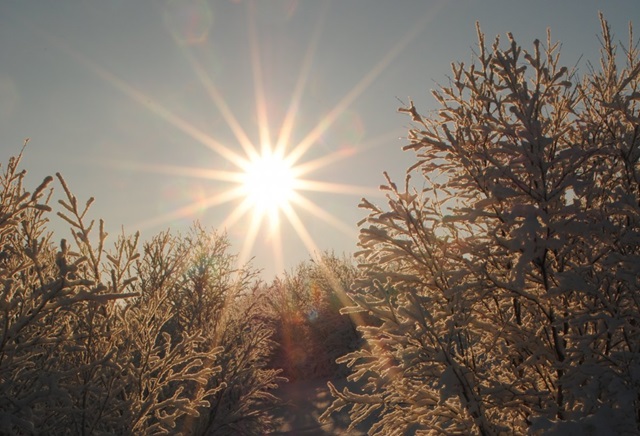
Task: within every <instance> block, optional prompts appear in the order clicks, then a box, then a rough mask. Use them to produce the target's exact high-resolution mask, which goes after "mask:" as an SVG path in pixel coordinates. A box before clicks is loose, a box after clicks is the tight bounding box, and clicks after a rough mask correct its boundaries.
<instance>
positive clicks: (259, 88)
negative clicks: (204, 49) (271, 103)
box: [247, 3, 271, 154]
mask: <svg viewBox="0 0 640 436" xmlns="http://www.w3.org/2000/svg"><path fill="white" fill-rule="evenodd" d="M255 14H256V11H255V5H254V4H253V3H249V6H248V14H247V15H248V17H249V26H248V27H249V42H250V44H251V50H250V51H251V69H252V71H253V86H254V89H255V94H256V115H257V117H258V134H259V135H260V149H261V152H262V154H265V153H269V152H271V136H270V133H269V118H268V116H267V100H266V98H265V96H264V84H263V83H262V77H263V73H262V62H261V60H260V50H259V48H258V36H257V35H256V21H255Z"/></svg>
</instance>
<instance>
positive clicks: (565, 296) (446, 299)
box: [324, 17, 640, 435]
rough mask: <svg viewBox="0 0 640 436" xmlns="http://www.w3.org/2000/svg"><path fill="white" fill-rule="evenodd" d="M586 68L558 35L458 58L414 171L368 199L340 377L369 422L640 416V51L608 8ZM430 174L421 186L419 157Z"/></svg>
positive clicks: (463, 428) (636, 420)
mask: <svg viewBox="0 0 640 436" xmlns="http://www.w3.org/2000/svg"><path fill="white" fill-rule="evenodd" d="M601 22H602V40H601V42H602V51H601V53H602V57H601V64H600V69H599V70H596V69H595V68H593V67H590V71H589V73H588V74H586V75H585V76H584V77H583V78H582V79H581V80H578V78H577V76H576V74H575V72H573V71H571V70H569V69H567V68H566V67H562V66H561V65H560V62H559V48H558V44H557V43H552V42H551V39H550V37H548V38H547V44H546V46H545V45H543V44H541V43H540V42H539V41H537V40H536V41H534V44H533V50H532V51H531V52H528V51H526V50H524V49H522V48H521V47H520V46H519V45H518V44H517V43H516V42H515V40H514V39H513V37H512V36H511V34H509V35H508V45H507V47H506V48H504V49H502V48H500V43H499V40H498V39H496V41H495V43H494V44H493V45H492V46H491V47H487V45H486V43H485V39H484V35H483V34H482V33H481V32H480V31H479V30H478V37H479V53H478V54H477V56H476V59H475V62H474V63H473V64H472V65H468V66H466V65H464V64H454V65H453V76H452V78H451V81H450V85H449V86H446V87H442V88H440V90H438V91H436V92H434V96H435V98H436V100H437V101H438V103H439V104H440V106H441V109H440V110H439V111H438V113H437V115H436V116H434V117H431V118H427V117H423V116H422V115H420V114H419V113H418V111H417V109H416V108H415V107H414V105H413V103H411V104H410V105H409V106H408V107H406V108H403V109H401V111H402V112H406V113H407V114H409V115H410V116H411V118H412V120H413V122H414V123H415V127H414V128H412V129H411V130H410V135H409V139H410V141H411V143H410V145H408V146H406V147H405V149H407V150H414V151H415V152H416V153H417V158H418V160H417V162H416V164H415V165H414V166H413V167H412V168H410V170H409V171H408V175H407V179H406V183H405V186H404V188H399V187H398V186H396V185H395V184H394V183H393V182H392V181H391V180H390V179H389V178H388V177H387V184H386V185H385V186H383V189H385V190H386V191H387V192H388V195H387V198H388V205H387V208H386V209H383V208H381V207H378V206H376V205H374V204H372V203H370V202H368V201H366V200H363V202H362V205H361V206H362V207H364V208H365V209H368V210H369V212H370V215H369V217H368V218H367V219H366V220H365V221H364V223H363V224H365V225H364V226H363V227H362V229H361V234H360V246H361V247H362V251H361V253H360V254H359V256H360V257H359V260H360V263H361V265H360V266H361V267H362V269H363V272H364V274H363V277H362V279H361V281H360V282H359V283H357V286H356V287H355V288H354V291H353V292H352V293H351V297H352V298H353V299H354V300H355V302H356V306H355V307H353V308H351V309H349V310H350V311H366V312H369V313H370V314H372V316H374V317H376V318H378V319H379V320H380V325H379V326H368V327H364V328H362V332H363V335H364V338H365V340H366V346H365V347H363V348H362V349H360V350H358V351H356V352H354V353H351V354H349V355H346V356H345V357H343V358H342V359H341V360H340V361H341V362H345V363H347V364H348V365H350V366H351V367H352V368H353V373H352V375H351V376H350V379H351V380H352V381H355V380H359V381H364V382H366V384H365V387H364V392H360V393H356V392H352V391H349V390H348V389H345V390H344V391H343V392H338V391H337V390H336V389H335V388H334V387H333V386H332V385H331V389H332V393H333V395H334V396H335V397H336V399H335V401H334V403H333V405H332V406H331V407H330V408H329V410H328V411H327V412H326V413H325V415H324V416H325V417H326V416H328V414H329V413H331V412H333V411H335V410H339V409H341V408H343V407H347V406H350V407H351V411H350V415H351V418H352V426H353V425H355V424H357V423H358V422H361V421H362V420H363V419H365V418H366V417H368V416H371V415H372V414H373V413H374V412H376V413H379V414H380V418H379V420H378V421H377V422H376V423H375V424H374V425H373V427H372V428H371V433H372V434H385V435H389V434H406V433H408V432H411V431H420V432H425V433H432V434H451V433H474V434H498V433H504V432H506V433H525V432H527V431H529V432H537V431H545V432H558V433H563V434H566V432H569V431H575V432H576V433H580V434H583V433H588V432H594V431H596V432H600V433H612V434H613V433H615V434H623V433H629V434H630V433H637V432H638V431H640V413H639V412H638V411H639V410H640V331H639V329H640V298H639V297H638V295H639V291H640V267H639V265H640V164H639V163H638V159H639V158H640V127H639V125H640V118H639V115H640V104H639V101H640V92H639V89H638V87H639V85H640V63H639V62H638V52H637V50H636V49H635V46H634V41H633V37H632V34H631V32H630V43H629V45H628V46H627V47H626V48H625V47H623V53H622V55H623V56H624V60H625V65H624V66H620V65H619V60H620V59H619V56H618V53H617V48H616V45H615V44H614V43H613V38H612V36H611V34H610V30H609V27H608V25H607V23H606V22H605V21H604V19H602V17H601ZM416 173H417V174H419V175H420V176H421V177H422V182H423V187H422V188H414V187H412V186H411V184H410V175H412V174H414V175H415V174H416Z"/></svg>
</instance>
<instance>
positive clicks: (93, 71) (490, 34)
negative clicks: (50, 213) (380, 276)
mask: <svg viewBox="0 0 640 436" xmlns="http://www.w3.org/2000/svg"><path fill="white" fill-rule="evenodd" d="M252 7H253V11H254V13H253V23H254V24H253V25H252V24H251V22H252V21H251V19H250V18H249V17H250V14H249V10H250V9H251V8H252ZM598 11H602V12H603V13H604V14H605V16H606V18H607V19H608V20H609V21H610V23H611V25H612V27H613V30H614V32H615V34H616V36H617V38H619V39H622V40H624V41H625V42H626V40H627V26H628V22H629V20H634V19H635V20H636V25H638V23H637V17H640V2H639V1H637V0H627V1H623V0H609V1H594V0H585V1H577V0H574V1H546V0H543V1H535V2H533V1H508V0H500V1H498V0H487V1H480V0H473V1H470V0H455V1H454V0H451V1H426V0H425V1H374V0H342V1H332V2H326V1H320V0H318V1H311V0H308V1H295V0H277V1H276V0H257V1H256V2H255V3H253V6H251V3H249V2H247V1H245V0H241V1H204V0H202V1H196V0H185V1H181V0H174V1H163V0H135V1H132V0H111V1H108V0H82V1H81V0H77V1H70V0H58V1H50V0H40V1H36V0H22V1H19V0H2V1H0V144H1V146H0V161H2V162H3V164H4V163H6V161H7V159H8V157H9V156H11V155H14V154H16V153H17V152H18V151H19V150H20V148H21V145H22V142H23V140H24V138H27V137H29V138H31V142H30V144H29V146H28V148H27V151H26V154H25V158H24V161H23V163H24V166H25V167H26V168H27V169H28V171H29V179H28V180H29V183H30V185H31V187H33V186H35V185H36V183H38V182H39V181H40V180H41V179H42V178H44V177H45V176H46V175H49V174H53V173H55V172H61V173H62V174H63V175H64V177H65V178H66V180H67V182H68V183H69V185H70V187H71V189H72V190H73V191H74V192H75V193H76V195H77V196H78V197H79V199H80V200H85V199H87V198H88V197H89V196H94V197H95V198H96V203H95V205H94V207H93V215H92V216H93V217H96V218H100V217H101V218H104V219H105V220H106V223H107V228H108V229H109V230H110V232H111V234H112V235H113V234H115V233H117V232H118V231H119V230H120V228H121V227H122V226H124V229H125V231H126V232H129V233H132V232H134V231H136V230H142V234H143V237H145V238H148V237H149V236H151V235H152V234H155V233H157V232H159V231H160V230H163V229H166V228H168V227H170V228H172V229H174V230H184V229H186V228H187V227H188V225H189V224H190V223H191V222H192V221H193V220H194V219H198V220H200V222H201V223H202V224H203V225H205V226H207V227H213V228H220V226H222V225H223V224H224V223H225V219H226V218H227V217H228V216H229V215H230V214H231V213H232V212H233V210H234V209H235V208H236V207H237V206H238V204H239V203H240V200H234V201H230V202H227V203H224V204H220V205H215V206H213V207H210V208H205V209H202V208H201V209H198V210H194V211H193V213H191V214H188V215H186V216H184V217H175V216H174V217H167V219H162V217H163V216H165V214H167V213H171V212H172V211H175V210H178V209H179V208H181V207H183V206H185V205H188V204H189V203H191V202H193V201H195V200H197V199H200V200H202V199H207V198H211V197H213V196H215V195H219V194H220V193H223V192H226V191H227V190H229V189H230V187H233V185H232V184H229V183H226V182H222V181H217V180H210V179H204V178H201V177H189V176H186V175H179V174H168V173H166V172H163V171H150V169H152V167H155V168H156V169H161V167H162V168H165V169H166V168H167V167H168V166H180V167H196V168H204V169H207V168H209V169H213V170H228V171H235V170H237V168H236V167H235V166H234V165H233V164H232V163H231V162H230V161H229V160H228V159H226V158H225V157H224V156H221V155H220V154H219V153H218V152H216V151H214V150H212V149H211V148H208V147H207V146H206V145H205V144H203V142H207V138H209V139H212V140H213V141H215V142H216V143H218V144H222V145H224V146H226V147H227V148H228V149H230V150H232V151H234V152H235V153H238V154H243V150H242V147H241V146H240V142H239V140H238V139H237V137H236V135H234V132H233V129H232V128H230V126H229V120H232V119H235V120H237V125H238V126H240V128H241V129H242V131H243V132H244V133H246V135H247V136H248V137H249V139H250V140H251V141H252V142H253V143H254V144H259V142H260V140H259V128H258V126H259V124H260V121H259V120H260V117H259V115H258V114H257V111H256V87H255V83H256V80H255V77H256V76H257V77H259V83H260V84H261V87H262V90H263V97H264V99H263V100H264V107H265V113H266V117H267V119H268V121H269V129H270V132H271V140H272V141H274V142H275V141H276V140H277V136H278V135H277V132H278V130H279V129H280V126H281V124H282V122H283V120H284V117H285V115H286V114H287V111H288V110H289V107H290V102H291V99H292V97H293V96H294V95H295V91H294V90H295V89H300V90H301V93H299V94H297V95H298V96H299V97H300V98H299V102H298V106H297V108H296V110H295V119H294V124H293V128H292V131H291V139H290V148H294V147H295V146H296V144H297V143H298V142H300V141H301V140H303V139H304V138H305V137H306V136H307V135H308V134H309V133H310V132H314V131H315V132H316V133H318V135H314V136H317V137H315V138H314V139H315V140H314V141H313V142H312V143H311V144H310V148H309V149H308V151H307V152H306V153H305V154H304V155H303V156H302V157H301V159H300V161H299V163H304V162H310V161H314V160H315V159H319V158H322V157H325V156H342V158H341V159H336V160H334V161H333V162H332V163H331V164H330V165H326V166H324V167H321V168H318V169H316V170H315V171H313V172H310V173H309V174H307V175H306V176H305V177H306V178H308V179H312V180H316V181H321V182H330V183H334V184H342V185H355V186H357V187H358V188H353V189H351V191H352V192H350V193H349V194H337V193H333V192H331V193H327V192H304V193H302V194H303V195H304V197H305V198H307V199H309V200H310V201H312V202H313V203H315V204H316V205H317V206H318V208H319V210H321V211H323V212H324V213H327V214H330V215H332V216H334V217H335V218H336V219H337V220H339V221H340V222H342V224H341V225H339V226H335V225H332V224H331V223H328V222H326V221H325V220H323V219H322V218H321V215H322V213H321V212H319V211H318V210H316V211H312V212H309V211H307V210H305V208H304V207H301V206H294V209H295V210H296V211H297V213H298V216H299V218H300V220H301V221H302V222H303V223H304V226H305V227H306V229H307V231H308V234H309V236H310V238H311V239H310V240H312V241H313V243H312V244H311V243H310V242H309V241H310V240H307V241H306V243H305V240H304V239H305V238H304V237H300V236H299V235H298V232H296V230H295V229H293V228H292V226H291V225H290V224H289V223H288V221H287V220H286V219H285V220H283V222H282V229H281V234H282V247H283V249H282V254H283V261H278V260H277V256H276V255H274V254H273V248H274V247H273V240H274V239H273V237H269V234H268V232H267V231H266V229H261V230H260V231H259V232H258V234H257V235H256V241H255V244H254V245H253V247H252V248H251V250H249V252H250V254H251V256H255V261H254V265H255V266H256V267H258V268H262V269H264V277H265V278H266V279H270V278H272V277H273V275H275V274H276V273H278V272H280V271H281V270H282V268H286V269H290V268H292V267H293V266H294V265H296V264H297V263H299V262H300V261H302V260H305V259H308V258H309V250H310V249H318V250H327V249H329V250H334V251H336V252H337V253H343V252H344V253H352V252H354V251H355V250H356V249H357V248H356V242H357V227H356V222H357V221H358V220H359V219H361V218H362V217H363V213H362V211H360V210H359V209H358V208H357V205H358V202H359V200H360V197H362V196H367V198H369V199H371V200H372V201H374V202H377V203H383V199H382V197H376V195H375V194H374V193H373V192H372V191H374V190H375V189H376V188H377V186H378V185H379V184H380V183H381V182H383V177H382V172H383V171H385V170H387V171H389V172H390V174H391V175H392V176H393V177H394V178H395V179H396V180H397V181H399V182H401V181H402V179H403V174H404V171H405V169H406V168H407V167H408V166H409V165H410V164H411V163H412V161H413V157H412V155H411V154H410V153H405V152H402V151H401V147H402V145H404V144H405V141H404V140H403V139H402V137H403V136H404V135H405V134H406V129H407V126H408V124H409V122H408V121H409V120H408V119H407V118H406V117H404V116H402V115H400V114H398V113H397V112H396V109H397V107H398V106H399V104H400V103H399V102H398V100H397V98H399V99H401V100H403V101H408V98H409V97H411V98H412V99H413V100H414V101H415V102H416V105H417V106H418V107H419V109H420V110H421V112H423V113H426V112H428V111H429V110H432V109H434V108H435V106H434V100H433V99H432V98H431V95H430V93H429V91H430V90H431V89H433V88H434V87H435V86H436V83H438V82H440V83H446V80H447V78H446V77H447V74H449V71H450V63H451V62H452V61H460V60H463V61H466V62H468V61H470V60H471V54H472V50H473V48H474V47H475V43H476V37H475V27H474V23H475V21H476V20H478V21H479V22H480V24H481V26H482V29H483V31H484V32H485V34H486V35H487V38H488V39H491V40H492V39H493V38H494V37H495V35H497V34H500V35H502V36H503V37H504V35H505V33H506V32H513V33H514V35H515V37H516V39H517V40H518V41H519V42H521V43H522V44H523V45H524V46H525V47H530V44H531V42H532V40H533V39H534V38H540V39H542V40H544V39H545V36H546V29H547V28H548V27H550V28H551V30H552V36H553V37H554V39H557V40H560V41H561V42H562V44H563V59H564V63H565V64H566V65H574V64H575V63H576V62H577V61H578V59H579V58H580V56H581V55H583V58H582V60H581V61H580V63H579V64H578V65H579V70H580V71H586V69H587V63H586V62H587V60H593V61H596V60H597V58H596V56H597V50H598V40H597V34H598V32H599V23H598V15H597V14H598ZM252 38H253V41H254V45H255V47H256V48H257V49H256V50H254V51H253V52H252V50H251V46H252V45H251V44H252V42H251V41H252ZM314 41H316V42H315V44H314ZM306 59H307V60H308V62H307V63H305V62H306ZM257 65H259V70H256V66H257ZM305 67H306V68H305ZM197 68H200V75H199V74H198V72H197ZM301 77H302V78H304V79H305V81H304V85H305V86H304V87H298V83H300V78H301ZM207 81H208V82H209V83H210V84H212V85H213V86H214V87H215V90H216V91H215V92H217V94H216V96H214V97H212V96H211V94H210V93H208V92H207V87H206V86H205V82H207ZM216 99H217V100H216ZM224 107H226V108H227V112H226V117H225V109H224ZM323 120H325V121H328V122H326V123H324V124H322V122H323ZM319 123H320V124H319ZM318 125H320V126H321V127H320V128H317V126H318ZM314 129H315V130H314ZM256 146H257V147H259V145H256ZM192 173H193V172H192ZM248 217H249V216H246V217H244V218H242V219H240V220H238V221H236V222H235V223H232V225H230V226H228V227H227V228H226V230H227V232H228V234H229V237H230V240H231V242H232V244H233V246H232V251H233V252H241V250H242V248H243V247H245V245H244V241H245V239H246V237H247V232H248V229H249V224H248V220H249V218H248ZM53 227H54V228H56V229H60V230H57V231H62V229H64V226H63V225H61V224H60V223H53ZM338 227H340V228H338ZM221 230H222V229H221ZM63 236H65V235H63V234H62V233H61V234H60V235H59V237H63ZM59 237H58V238H59Z"/></svg>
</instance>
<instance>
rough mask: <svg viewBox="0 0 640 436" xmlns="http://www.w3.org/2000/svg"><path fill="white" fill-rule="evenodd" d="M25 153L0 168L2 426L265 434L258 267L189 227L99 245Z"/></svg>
mask: <svg viewBox="0 0 640 436" xmlns="http://www.w3.org/2000/svg"><path fill="white" fill-rule="evenodd" d="M20 157H21V155H20V156H18V157H17V158H12V159H11V160H10V161H9V164H8V165H7V167H6V169H5V170H4V172H3V174H2V175H0V189H1V190H0V250H1V251H0V286H1V289H2V291H1V292H2V294H1V298H0V309H1V310H0V432H1V433H3V434H34V433H37V434H180V433H184V434H260V433H262V432H265V431H269V430H271V429H272V422H271V415H270V413H269V411H270V408H271V407H272V404H273V403H274V402H275V400H276V399H275V398H274V397H273V396H272V395H271V394H270V393H269V391H271V390H272V389H274V388H275V387H276V386H277V383H278V382H279V381H280V378H279V377H278V376H277V374H278V371H276V370H273V369H267V368H266V364H267V362H268V359H269V356H270V354H271V351H272V349H273V342H272V341H271V335H272V330H271V329H270V328H268V327H266V326H265V322H263V321H262V320H261V318H260V313H262V311H263V309H262V308H261V306H260V304H262V303H261V301H262V298H261V297H260V296H259V295H258V293H257V291H256V289H257V284H256V280H255V273H254V272H252V271H251V270H250V269H240V270H236V269H235V267H232V266H233V265H235V257H234V256H232V255H230V254H228V248H229V245H228V243H227V241H226V238H225V237H224V236H220V235H218V234H216V233H215V232H207V231H205V230H203V229H202V228H201V227H200V226H198V225H196V226H194V227H193V229H192V231H191V233H190V234H188V235H186V236H180V235H172V234H170V233H169V232H165V233H161V234H159V235H157V236H155V237H154V238H152V239H151V240H150V241H149V242H147V243H144V244H143V246H142V247H141V248H140V247H139V242H138V236H137V235H133V236H126V235H121V236H120V237H118V238H117V239H116V241H115V242H114V243H113V246H112V247H110V248H108V247H107V246H106V243H107V242H106V241H107V234H106V233H105V231H104V226H103V223H102V221H100V222H98V224H97V225H94V224H95V223H94V221H89V220H88V219H87V217H86V216H87V211H88V209H89V206H90V205H91V202H92V201H93V200H92V199H90V200H89V201H88V202H87V203H86V204H84V205H82V204H80V203H79V202H78V200H77V199H76V197H75V196H74V195H73V194H72V193H71V191H70V190H69V188H68V187H67V185H66V183H65V181H64V179H63V178H62V177H61V176H60V175H58V180H59V182H60V184H61V186H62V191H63V198H62V199H61V200H60V201H59V205H60V209H61V210H60V212H58V215H59V217H60V218H61V219H63V220H65V221H66V222H67V223H68V224H69V225H70V226H71V232H72V237H73V241H72V242H68V241H65V240H62V241H61V242H60V244H59V246H56V245H55V244H54V243H53V242H52V234H51V233H49V232H48V231H47V224H48V220H49V216H50V215H51V210H52V209H51V207H50V206H49V202H50V199H51V196H52V192H53V191H52V189H50V188H49V186H50V185H51V182H52V181H53V178H51V177H48V178H46V179H45V180H44V182H43V183H42V184H41V185H40V186H39V187H37V188H36V189H35V190H34V191H33V193H29V192H27V191H26V190H25V188H24V186H23V181H24V174H25V173H24V171H19V170H18V165H19V162H20Z"/></svg>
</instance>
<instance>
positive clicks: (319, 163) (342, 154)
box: [293, 132, 398, 177]
mask: <svg viewBox="0 0 640 436" xmlns="http://www.w3.org/2000/svg"><path fill="white" fill-rule="evenodd" d="M397 138H398V134H397V133H396V132H388V133H386V134H384V135H380V136H377V137H376V138H375V139H374V140H373V141H370V142H367V143H363V144H361V145H360V146H359V147H346V148H341V149H339V150H336V151H334V152H332V153H329V154H326V155H324V156H321V157H319V158H316V159H313V160H310V161H307V162H303V163H299V164H296V166H295V167H293V171H294V173H295V176H296V177H301V176H304V175H306V174H308V173H312V172H314V171H316V170H318V169H320V168H324V167H326V166H328V165H331V164H332V163H335V162H338V161H341V160H344V159H348V158H353V157H354V156H355V155H357V154H359V153H362V152H364V151H366V150H372V149H374V148H376V147H379V146H380V145H388V144H389V142H391V141H393V140H394V139H397Z"/></svg>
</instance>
